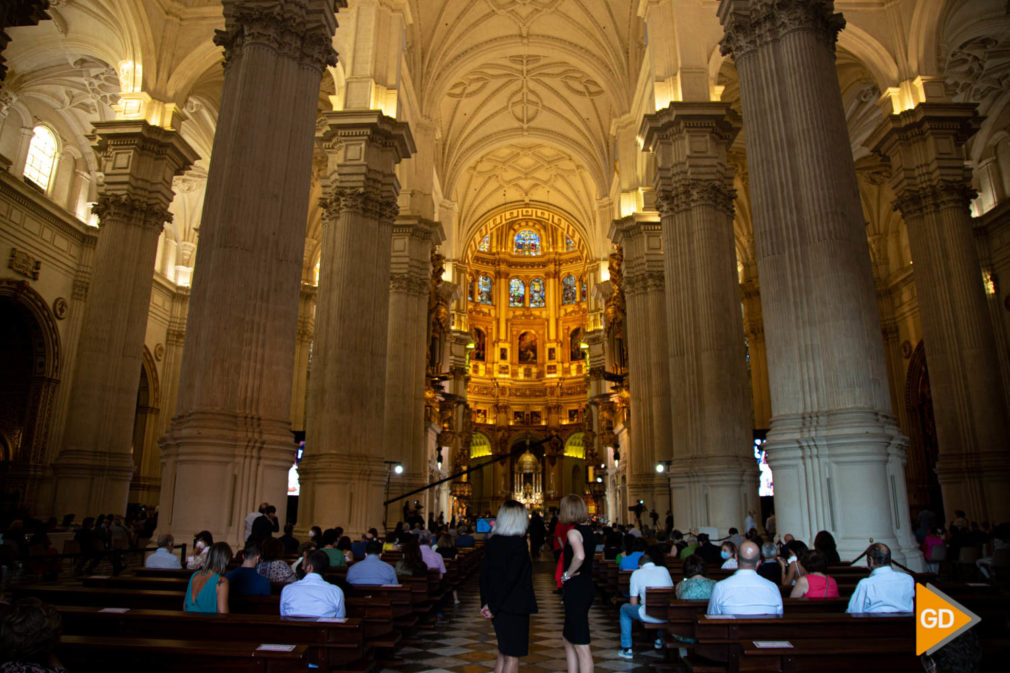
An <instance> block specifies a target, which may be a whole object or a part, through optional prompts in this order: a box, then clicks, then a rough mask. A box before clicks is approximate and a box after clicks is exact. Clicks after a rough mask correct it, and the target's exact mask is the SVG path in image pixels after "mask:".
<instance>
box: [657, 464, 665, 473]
mask: <svg viewBox="0 0 1010 673" xmlns="http://www.w3.org/2000/svg"><path fill="white" fill-rule="evenodd" d="M665 471H666V466H665V465H663V464H662V463H656V472H659V473H660V474H662V473H663V472H665Z"/></svg>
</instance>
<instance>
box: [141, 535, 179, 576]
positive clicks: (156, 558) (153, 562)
mask: <svg viewBox="0 0 1010 673" xmlns="http://www.w3.org/2000/svg"><path fill="white" fill-rule="evenodd" d="M174 546H175V538H173V537H172V536H171V535H162V536H161V537H159V538H158V551H156V552H154V553H153V554H151V555H150V556H148V557H147V559H146V560H145V561H144V567H145V568H159V569H166V570H178V569H180V568H182V562H181V561H179V557H178V556H176V555H175V554H173V553H172V547H174Z"/></svg>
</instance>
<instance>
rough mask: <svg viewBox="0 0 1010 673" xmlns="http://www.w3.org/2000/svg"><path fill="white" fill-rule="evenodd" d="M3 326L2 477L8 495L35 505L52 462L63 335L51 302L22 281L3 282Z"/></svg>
mask: <svg viewBox="0 0 1010 673" xmlns="http://www.w3.org/2000/svg"><path fill="white" fill-rule="evenodd" d="M0 325H4V327H5V329H3V330H0V437H2V440H0V441H2V443H3V445H4V448H3V457H2V461H0V479H2V480H3V482H4V489H3V491H4V497H5V498H6V499H9V500H10V501H11V503H13V504H16V505H27V506H29V507H31V506H33V505H35V504H36V503H35V496H36V494H37V492H38V487H39V485H40V482H41V480H42V478H43V475H44V474H45V466H46V464H47V462H48V456H46V455H45V451H46V440H47V437H48V432H49V425H50V413H51V409H52V400H53V397H54V395H55V391H56V385H57V383H58V382H59V381H58V378H57V377H58V375H59V335H58V333H57V331H56V324H55V319H54V318H53V315H52V312H51V311H50V310H49V307H48V306H47V305H46V303H45V301H44V300H43V299H42V297H41V296H39V294H38V293H37V292H35V290H33V289H32V288H31V286H29V285H28V284H27V283H22V282H19V281H12V280H4V281H0Z"/></svg>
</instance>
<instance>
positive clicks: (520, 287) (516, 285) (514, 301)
mask: <svg viewBox="0 0 1010 673" xmlns="http://www.w3.org/2000/svg"><path fill="white" fill-rule="evenodd" d="M525 303H526V284H525V283H523V282H522V281H521V280H519V279H518V278H513V279H512V280H510V281H509V306H522V305H523V304H525Z"/></svg>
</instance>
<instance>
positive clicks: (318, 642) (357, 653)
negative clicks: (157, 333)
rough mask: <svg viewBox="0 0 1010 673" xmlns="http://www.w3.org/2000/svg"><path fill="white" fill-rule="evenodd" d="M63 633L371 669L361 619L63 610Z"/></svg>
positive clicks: (328, 667) (337, 667)
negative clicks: (245, 646)
mask: <svg viewBox="0 0 1010 673" xmlns="http://www.w3.org/2000/svg"><path fill="white" fill-rule="evenodd" d="M58 609H59V611H60V614H61V615H62V617H63V629H64V633H67V634H72V635H82V636H122V637H142V636H148V635H152V634H156V635H157V636H158V637H159V638H169V639H179V640H201V641H206V640H212V641H215V642H216V641H250V642H254V643H255V644H259V643H290V644H299V645H306V646H307V647H308V650H307V658H308V661H309V662H311V663H313V664H316V665H318V666H319V667H320V668H321V669H322V670H331V671H353V672H358V673H360V672H362V671H368V670H370V669H371V668H372V667H373V660H372V656H371V650H370V648H369V647H368V646H367V645H366V644H365V635H364V628H363V623H362V620H361V619H357V618H348V619H347V620H346V621H344V622H341V623H338V622H329V621H319V620H318V619H317V618H299V617H280V616H278V615H240V614H227V615H217V614H193V613H186V612H180V611H178V610H129V611H127V612H123V613H114V612H103V611H102V609H101V608H91V607H74V606H63V607H59V608H58Z"/></svg>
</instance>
